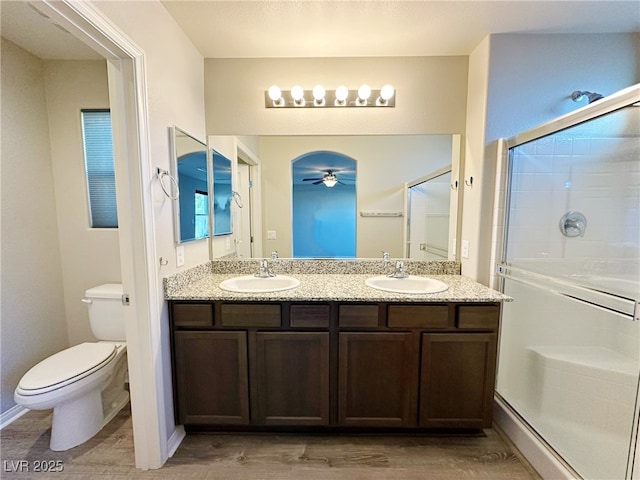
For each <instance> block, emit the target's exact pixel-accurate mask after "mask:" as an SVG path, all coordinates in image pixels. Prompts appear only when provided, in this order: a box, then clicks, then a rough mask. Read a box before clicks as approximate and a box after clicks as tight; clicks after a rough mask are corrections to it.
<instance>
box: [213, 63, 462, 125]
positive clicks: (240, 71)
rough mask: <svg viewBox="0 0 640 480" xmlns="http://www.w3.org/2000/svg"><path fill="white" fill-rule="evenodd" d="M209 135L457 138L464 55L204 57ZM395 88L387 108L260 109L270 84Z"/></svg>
mask: <svg viewBox="0 0 640 480" xmlns="http://www.w3.org/2000/svg"><path fill="white" fill-rule="evenodd" d="M205 78H206V82H205V100H206V115H207V133H208V134H209V135H219V134H230V135H249V134H250V135H319V134H326V135H344V134H360V135H368V134H390V133H400V134H422V133H438V134H442V133H462V132H463V131H464V128H465V108H466V101H467V57H466V56H458V57H385V58H287V59H277V58H270V59H210V58H209V59H205ZM295 83H299V84H300V85H301V86H303V87H305V88H307V89H308V88H312V87H313V86H314V85H315V84H317V83H321V84H323V85H324V86H325V88H327V89H335V88H336V87H337V86H338V85H341V84H344V85H346V86H347V87H348V88H352V89H357V88H358V87H359V86H360V85H361V84H362V83H367V84H369V85H370V86H371V87H372V88H380V87H381V86H382V85H384V84H386V83H390V84H392V85H393V86H394V87H395V88H396V92H397V93H396V106H395V108H390V109H383V108H380V109H371V108H368V109H357V108H350V109H344V110H343V109H336V108H327V109H324V110H322V111H317V110H313V111H311V110H308V109H302V110H298V109H273V108H269V109H267V108H265V106H264V92H265V90H267V89H268V88H269V87H270V86H271V85H273V84H277V85H280V86H281V88H282V89H283V90H288V89H290V88H291V86H292V85H294V84H295Z"/></svg>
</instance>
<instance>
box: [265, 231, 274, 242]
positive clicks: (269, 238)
mask: <svg viewBox="0 0 640 480" xmlns="http://www.w3.org/2000/svg"><path fill="white" fill-rule="evenodd" d="M275 239H276V231H275V230H267V240H275Z"/></svg>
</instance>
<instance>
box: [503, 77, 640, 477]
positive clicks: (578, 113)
mask: <svg viewBox="0 0 640 480" xmlns="http://www.w3.org/2000/svg"><path fill="white" fill-rule="evenodd" d="M634 104H637V105H636V106H637V107H638V108H640V84H636V85H633V86H631V87H628V88H625V89H623V90H620V91H618V92H616V93H614V94H612V95H610V96H607V97H604V98H602V99H601V100H598V101H596V102H594V103H591V104H588V105H586V106H584V107H581V108H579V109H577V110H575V111H573V112H570V113H567V114H565V115H562V116H560V117H558V118H556V119H554V120H551V121H549V122H546V123H543V124H541V125H539V126H537V127H534V128H532V129H529V130H525V131H523V132H520V133H518V134H516V135H514V136H512V137H510V138H508V139H504V138H503V139H500V140H499V141H498V155H497V157H498V158H497V163H498V164H497V169H496V175H497V176H496V195H495V204H494V213H493V226H494V228H493V241H492V245H493V249H492V254H491V264H492V265H494V266H495V268H494V269H492V274H491V281H490V283H491V285H492V286H493V287H494V288H495V289H497V290H499V291H503V289H504V278H503V277H502V276H501V273H502V269H503V268H504V266H503V265H504V262H505V261H506V256H507V235H508V228H507V226H508V216H509V207H510V205H509V195H507V193H508V192H509V191H510V187H511V185H510V180H511V179H510V175H509V166H510V162H509V158H508V155H509V150H510V149H512V148H514V147H517V146H520V145H523V144H525V143H528V142H531V141H533V140H536V139H539V138H542V137H545V136H548V135H551V134H553V133H556V132H559V131H562V130H565V129H568V128H571V127H573V126H576V125H579V124H581V123H584V122H587V121H589V120H593V119H595V118H597V117H601V116H603V115H606V114H609V113H612V112H614V111H617V110H620V109H623V108H625V107H628V106H631V105H634ZM633 319H634V321H639V320H640V300H639V299H636V302H635V306H634V311H633ZM499 363H500V355H499V354H498V368H499ZM639 399H640V383H639V386H638V392H637V395H636V408H635V412H634V418H633V425H632V438H633V439H635V449H634V451H630V452H629V455H630V461H629V462H628V467H627V472H626V478H628V479H638V478H640V438H639V431H640V414H639V411H638V409H639V405H640V400H639ZM494 410H495V415H494V418H495V422H496V424H497V425H498V427H499V428H500V429H502V430H503V431H504V432H505V433H506V434H507V435H508V436H509V437H510V438H511V440H512V441H513V442H514V444H515V445H516V447H518V449H519V450H520V451H521V452H522V453H523V454H524V455H525V457H526V458H527V460H528V461H529V462H530V463H531V464H532V466H533V467H534V468H535V469H536V470H537V471H538V472H539V473H540V474H541V475H542V476H543V478H547V477H553V478H567V479H569V478H576V475H577V473H576V472H575V471H574V470H573V469H572V468H571V466H570V465H569V464H568V463H567V462H566V461H565V460H564V459H563V458H562V457H561V456H560V455H559V454H558V453H557V452H555V450H554V449H553V447H552V446H551V445H550V444H548V443H547V442H546V441H545V440H544V438H542V437H541V436H540V435H539V434H538V433H537V432H536V431H535V430H534V429H533V428H532V427H531V426H530V425H529V424H528V423H527V422H526V420H524V419H523V418H522V417H521V416H520V414H519V413H518V412H517V411H516V410H514V409H513V408H512V407H511V406H510V405H509V404H508V402H507V401H506V400H504V399H503V398H502V396H501V395H500V394H499V393H498V392H497V391H495V407H494ZM630 450H631V449H630ZM577 478H580V477H579V475H578V476H577Z"/></svg>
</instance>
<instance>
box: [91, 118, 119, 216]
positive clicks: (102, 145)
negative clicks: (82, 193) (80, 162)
mask: <svg viewBox="0 0 640 480" xmlns="http://www.w3.org/2000/svg"><path fill="white" fill-rule="evenodd" d="M82 137H83V141H84V165H85V174H86V179H87V192H88V196H89V199H88V200H89V224H90V225H91V228H117V227H118V211H117V209H116V182H115V172H114V167H113V142H112V136H111V113H110V112H109V110H82Z"/></svg>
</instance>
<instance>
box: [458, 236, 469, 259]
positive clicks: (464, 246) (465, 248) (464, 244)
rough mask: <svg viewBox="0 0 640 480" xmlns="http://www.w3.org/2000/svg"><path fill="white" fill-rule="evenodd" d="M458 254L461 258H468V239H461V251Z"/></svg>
mask: <svg viewBox="0 0 640 480" xmlns="http://www.w3.org/2000/svg"><path fill="white" fill-rule="evenodd" d="M460 255H461V256H462V258H469V240H462V251H461V252H460Z"/></svg>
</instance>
